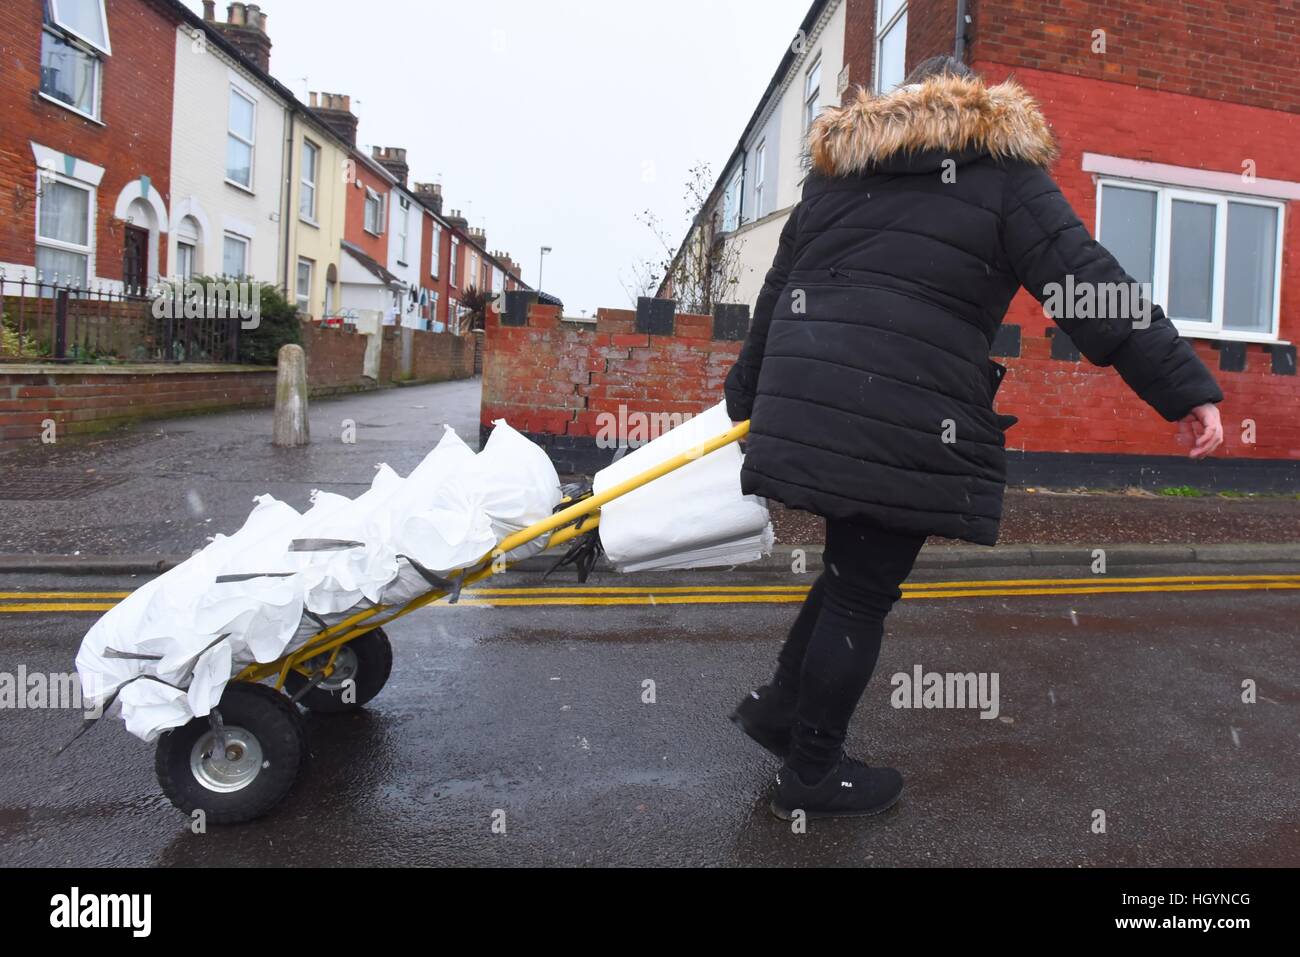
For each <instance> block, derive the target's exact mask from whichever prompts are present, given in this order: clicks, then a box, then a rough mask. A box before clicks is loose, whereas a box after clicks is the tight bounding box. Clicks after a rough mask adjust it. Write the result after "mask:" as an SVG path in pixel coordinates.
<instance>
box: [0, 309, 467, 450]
mask: <svg viewBox="0 0 1300 957" xmlns="http://www.w3.org/2000/svg"><path fill="white" fill-rule="evenodd" d="M450 338H454V337H450ZM388 345H390V344H386V347H387V346H388ZM303 348H304V349H305V350H306V351H307V382H308V386H309V387H310V389H311V394H312V395H313V396H322V395H333V394H337V393H342V392H359V391H365V390H369V389H375V388H378V387H379V385H380V384H388V383H387V380H385V381H384V382H383V383H377V382H376V381H375V380H374V379H368V378H366V377H365V376H363V375H362V374H361V372H362V362H363V360H364V355H365V348H366V337H365V336H362V335H358V334H357V333H352V332H345V331H343V330H341V329H321V328H319V327H318V326H314V325H307V326H304V327H303ZM468 361H469V364H470V367H471V371H472V366H473V351H472V343H471V344H470V351H469V360H468ZM275 375H276V373H275V369H274V368H256V369H252V368H249V367H247V366H240V367H233V368H222V367H213V366H205V367H202V368H200V369H194V368H193V367H189V368H187V367H185V366H164V365H160V366H156V367H148V366H139V365H137V366H133V367H131V368H130V369H129V370H127V369H123V371H120V372H106V371H103V370H102V369H100V370H96V369H95V367H93V366H75V365H71V366H53V365H46V366H42V367H39V368H35V367H33V366H31V365H23V366H13V365H10V366H5V365H0V441H12V440H15V439H27V440H31V439H33V438H36V437H39V436H40V434H41V429H42V426H41V423H42V422H43V421H45V420H46V419H53V420H54V421H55V423H56V428H57V434H58V435H61V436H62V435H75V434H79V433H85V432H96V431H100V430H102V429H106V428H112V427H114V426H117V425H121V424H122V423H124V422H128V421H133V420H137V419H160V418H167V417H169V416H177V415H188V414H192V413H196V412H215V411H220V410H223V409H232V408H239V407H243V406H265V405H271V404H272V403H274V401H275Z"/></svg>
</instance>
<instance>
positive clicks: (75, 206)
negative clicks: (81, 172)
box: [36, 170, 95, 286]
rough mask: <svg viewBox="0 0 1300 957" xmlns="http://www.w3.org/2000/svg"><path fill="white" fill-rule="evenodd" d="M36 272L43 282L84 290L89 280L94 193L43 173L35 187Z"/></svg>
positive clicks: (63, 179) (78, 185) (75, 183)
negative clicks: (74, 286)
mask: <svg viewBox="0 0 1300 957" xmlns="http://www.w3.org/2000/svg"><path fill="white" fill-rule="evenodd" d="M36 189H37V191H36V269H37V272H39V273H40V274H41V279H42V280H43V281H45V282H50V283H58V284H60V285H77V284H79V285H82V286H85V285H86V284H87V283H88V281H89V279H90V276H91V273H92V270H91V261H92V260H91V257H92V255H93V252H94V236H95V223H94V215H95V190H94V189H93V188H92V187H90V186H85V185H82V184H81V183H78V182H76V181H75V180H71V179H68V178H67V177H64V176H61V175H58V174H56V173H52V172H50V171H48V170H47V171H42V173H40V174H39V176H38V179H37V184H36Z"/></svg>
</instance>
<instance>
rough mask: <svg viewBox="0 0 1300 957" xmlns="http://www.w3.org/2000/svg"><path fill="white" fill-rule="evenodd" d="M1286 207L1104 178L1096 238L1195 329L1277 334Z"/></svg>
mask: <svg viewBox="0 0 1300 957" xmlns="http://www.w3.org/2000/svg"><path fill="white" fill-rule="evenodd" d="M1284 215H1285V207H1284V204H1283V203H1281V202H1278V201H1274V200H1268V199H1260V198H1258V197H1255V196H1238V195H1234V194H1231V193H1216V192H1210V191H1207V190H1196V189H1186V188H1183V187H1175V186H1163V185H1159V184H1154V183H1145V182H1138V181H1133V180H1123V179H1101V180H1100V181H1099V182H1098V192H1097V238H1098V240H1099V241H1100V242H1101V244H1102V245H1103V246H1105V247H1106V248H1107V249H1108V250H1110V252H1111V253H1112V254H1113V255H1114V256H1115V258H1116V259H1117V260H1119V263H1120V265H1121V266H1123V267H1124V269H1125V271H1126V272H1128V273H1129V274H1130V275H1131V276H1133V278H1134V279H1136V280H1137V281H1138V282H1142V283H1150V288H1151V291H1152V298H1153V299H1154V301H1155V302H1157V303H1160V304H1161V305H1162V306H1163V307H1164V309H1165V313H1166V314H1167V315H1168V316H1169V318H1170V319H1171V320H1172V321H1173V323H1174V325H1175V326H1176V327H1177V328H1178V331H1179V332H1180V333H1182V334H1183V335H1187V336H1200V337H1203V338H1213V339H1232V340H1241V341H1247V342H1275V341H1277V340H1278V321H1279V315H1280V309H1279V305H1280V298H1281V283H1282V237H1283V225H1284V223H1283V219H1284Z"/></svg>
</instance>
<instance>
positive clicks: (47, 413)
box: [0, 366, 275, 441]
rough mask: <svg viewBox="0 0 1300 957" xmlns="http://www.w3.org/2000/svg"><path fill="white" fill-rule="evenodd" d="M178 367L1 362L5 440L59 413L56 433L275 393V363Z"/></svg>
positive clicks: (36, 431)
mask: <svg viewBox="0 0 1300 957" xmlns="http://www.w3.org/2000/svg"><path fill="white" fill-rule="evenodd" d="M136 368H138V367H136ZM180 368H182V367H175V366H173V367H162V368H159V369H158V370H147V371H140V372H136V371H134V370H133V371H131V372H120V373H105V372H91V371H86V372H83V371H81V370H80V369H77V368H75V367H68V368H65V369H57V368H47V369H42V370H40V371H33V372H6V371H5V370H4V368H3V367H0V441H11V440H14V439H32V438H35V437H38V436H39V435H40V434H41V431H42V425H41V423H42V422H43V421H44V420H46V419H53V420H54V422H55V423H56V435H58V436H64V435H74V434H78V433H85V432H98V431H101V430H103V429H107V428H112V427H113V426H116V425H120V424H122V423H123V422H127V421H131V420H134V419H145V418H164V417H167V416H174V415H185V414H188V413H193V412H205V411H212V410H216V409H229V408H236V407H239V406H248V405H268V404H270V403H271V402H273V401H274V400H275V370H274V369H266V370H260V369H259V370H256V371H247V370H222V371H179V369H180Z"/></svg>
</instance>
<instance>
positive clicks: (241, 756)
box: [190, 725, 270, 794]
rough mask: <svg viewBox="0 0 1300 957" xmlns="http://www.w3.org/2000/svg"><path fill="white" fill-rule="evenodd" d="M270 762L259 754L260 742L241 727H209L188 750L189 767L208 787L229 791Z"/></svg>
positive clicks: (249, 781) (254, 776)
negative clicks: (213, 728) (210, 728)
mask: <svg viewBox="0 0 1300 957" xmlns="http://www.w3.org/2000/svg"><path fill="white" fill-rule="evenodd" d="M269 765H270V762H269V761H266V760H264V759H263V757H262V745H261V744H260V743H259V742H258V740H257V737H256V736H255V735H253V734H252V733H251V732H249V731H247V730H245V729H244V728H240V727H237V726H235V725H226V726H225V727H224V728H223V729H222V730H221V731H219V732H218V731H209V732H208V733H207V734H205V735H203V736H202V737H201V738H199V740H197V741H195V742H194V747H193V748H192V749H191V750H190V771H191V772H192V773H193V774H194V779H195V780H196V781H198V782H199V783H200V784H202V785H203V786H204V787H205V788H207V789H208V790H209V791H216V792H217V793H219V794H231V793H233V792H235V791H242V790H243V789H244V788H246V787H248V786H249V785H250V784H252V783H253V781H254V780H256V779H257V776H258V775H259V774H260V773H261V772H262V769H263V768H264V767H268V766H269Z"/></svg>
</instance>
